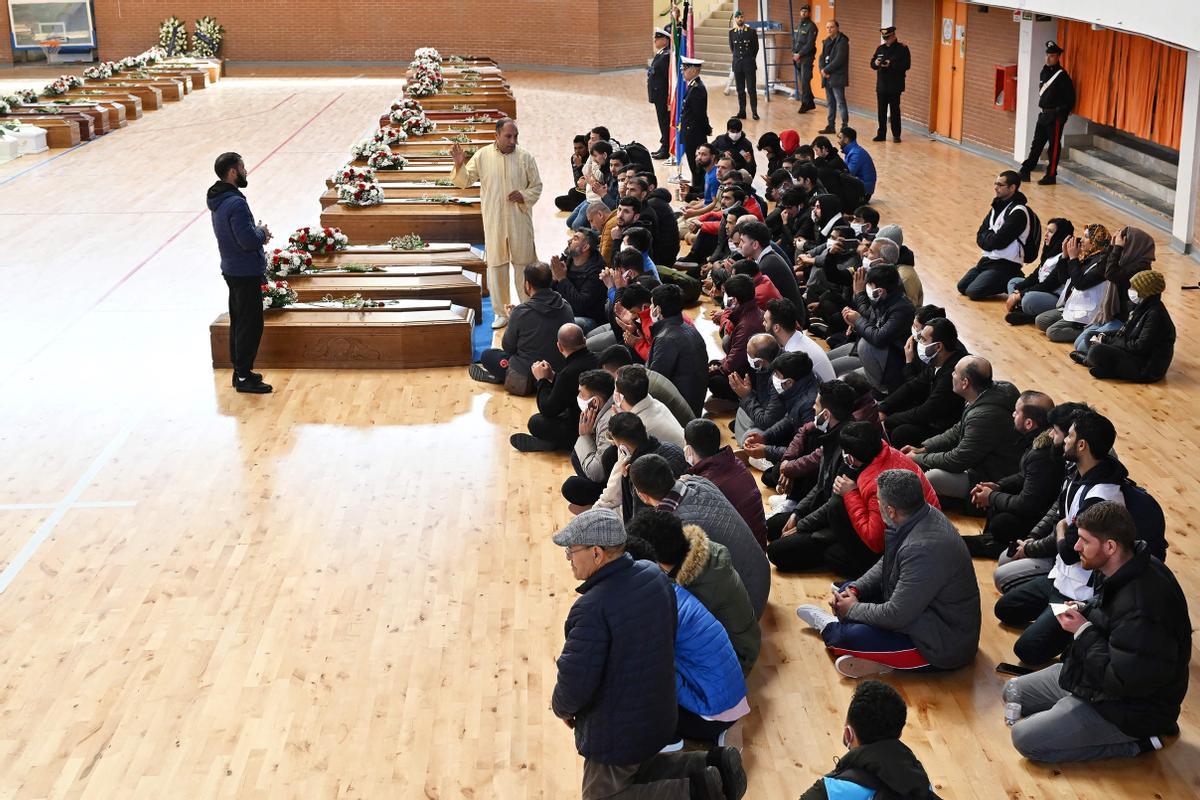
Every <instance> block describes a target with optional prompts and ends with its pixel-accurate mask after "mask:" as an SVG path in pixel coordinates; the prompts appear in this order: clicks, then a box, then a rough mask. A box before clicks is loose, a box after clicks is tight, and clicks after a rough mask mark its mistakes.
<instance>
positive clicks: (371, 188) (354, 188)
mask: <svg viewBox="0 0 1200 800" xmlns="http://www.w3.org/2000/svg"><path fill="white" fill-rule="evenodd" d="M338 200H340V201H341V202H343V203H345V204H346V205H348V206H377V205H379V204H380V203H382V202H383V188H382V187H380V185H379V184H378V183H367V182H365V181H363V182H360V183H345V184H342V185H341V186H339V187H338Z"/></svg>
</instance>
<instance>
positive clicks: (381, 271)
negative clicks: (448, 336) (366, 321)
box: [286, 262, 483, 323]
mask: <svg viewBox="0 0 1200 800" xmlns="http://www.w3.org/2000/svg"><path fill="white" fill-rule="evenodd" d="M360 263H361V262H360ZM286 280H287V282H288V286H290V287H292V289H294V290H295V291H296V294H297V295H299V297H300V300H301V301H302V302H313V301H316V300H320V299H321V298H322V297H325V296H326V295H331V296H332V297H334V298H339V297H349V296H351V295H355V294H361V295H362V296H363V297H365V298H368V299H371V300H449V301H450V302H451V303H453V304H454V305H456V306H464V307H466V308H469V309H471V310H472V311H474V312H475V321H476V323H478V322H479V321H480V319H481V318H482V314H483V288H482V279H481V277H480V275H479V274H478V273H476V272H472V271H470V270H467V269H464V268H463V267H460V266H411V267H410V266H379V265H373V269H372V271H370V272H359V271H345V272H342V271H335V270H325V271H321V272H317V273H306V274H304V275H288V276H287V278H286Z"/></svg>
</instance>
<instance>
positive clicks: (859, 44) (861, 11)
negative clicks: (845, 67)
mask: <svg viewBox="0 0 1200 800" xmlns="http://www.w3.org/2000/svg"><path fill="white" fill-rule="evenodd" d="M835 11H836V12H837V21H838V25H839V26H841V29H842V33H844V34H846V36H847V37H849V39H850V85H849V86H848V87H846V102H847V103H849V104H850V107H851V108H858V109H862V110H864V111H867V112H868V113H870V112H871V111H874V110H875V105H876V103H875V71H874V70H873V69H871V64H870V62H871V55H872V54H873V53H874V52H875V48H876V47H878V46H879V11H880V4H879V0H842V1H841V2H839V3H838V4H837V5H836V6H835ZM824 38H825V29H824V27H822V28H821V39H822V40H824ZM820 54H821V50H820V46H818V48H817V55H818V57H819V56H820ZM864 127H865V126H864ZM871 127H872V129H871V130H862V131H860V133H861V134H863V135H864V141H865V140H866V139H869V138H870V137H871V136H874V135H875V131H874V129H873V128H874V126H871Z"/></svg>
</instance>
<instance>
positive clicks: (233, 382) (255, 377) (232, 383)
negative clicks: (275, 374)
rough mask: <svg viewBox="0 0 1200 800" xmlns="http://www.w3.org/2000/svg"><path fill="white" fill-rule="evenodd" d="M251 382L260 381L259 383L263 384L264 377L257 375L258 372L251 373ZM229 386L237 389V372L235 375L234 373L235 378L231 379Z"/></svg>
mask: <svg viewBox="0 0 1200 800" xmlns="http://www.w3.org/2000/svg"><path fill="white" fill-rule="evenodd" d="M250 380H252V381H258V382H260V383H261V382H262V375H260V374H259V373H257V372H251V373H250ZM229 385H230V386H234V387H236V386H237V385H238V376H237V373H236V372H235V373H233V376H232V377H231V378H230V381H229Z"/></svg>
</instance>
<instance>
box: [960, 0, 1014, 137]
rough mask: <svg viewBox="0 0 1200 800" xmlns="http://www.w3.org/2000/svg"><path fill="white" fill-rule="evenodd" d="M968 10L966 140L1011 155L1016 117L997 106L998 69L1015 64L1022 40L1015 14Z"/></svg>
mask: <svg viewBox="0 0 1200 800" xmlns="http://www.w3.org/2000/svg"><path fill="white" fill-rule="evenodd" d="M980 11H981V7H976V6H971V7H970V8H968V10H967V63H966V73H967V74H966V78H965V80H964V82H963V141H964V142H973V143H975V144H981V145H984V146H985V147H990V148H992V149H994V150H999V151H1001V152H1003V153H1011V152H1012V146H1013V137H1014V135H1015V129H1016V121H1017V115H1016V112H1014V111H1002V110H1000V109H997V108H996V107H995V97H994V94H993V93H994V89H995V67H996V66H997V65H999V64H1015V63H1016V61H1017V46H1018V43H1019V39H1020V26H1019V23H1016V22H1013V18H1012V12H1011V11H1008V10H1006V9H1003V8H993V9H991V11H990V13H987V14H983V13H980Z"/></svg>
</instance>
